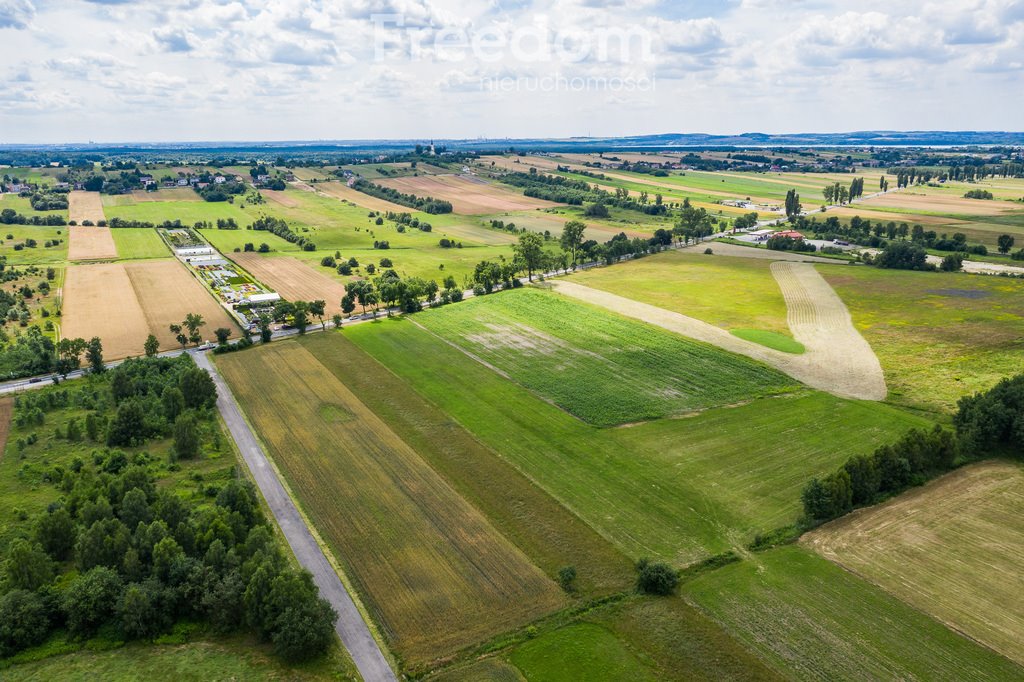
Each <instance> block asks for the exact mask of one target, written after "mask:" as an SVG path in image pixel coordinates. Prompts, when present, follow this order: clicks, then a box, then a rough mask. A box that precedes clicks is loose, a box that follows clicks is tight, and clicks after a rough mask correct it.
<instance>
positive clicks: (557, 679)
mask: <svg viewBox="0 0 1024 682" xmlns="http://www.w3.org/2000/svg"><path fill="white" fill-rule="evenodd" d="M510 658H511V660H512V663H513V664H514V665H515V666H516V667H517V668H519V670H520V671H521V672H522V673H523V675H524V676H525V677H526V679H528V680H530V682H563V681H565V682H569V681H570V680H608V681H609V682H611V681H612V680H635V681H636V682H643V681H645V680H647V681H650V682H653V681H654V680H655V677H654V675H653V674H652V673H651V671H650V670H648V669H647V668H646V667H645V666H644V665H643V664H642V663H641V662H640V661H639V660H637V658H636V656H634V655H633V654H632V653H630V651H629V650H628V649H627V648H626V647H625V646H624V645H623V644H622V642H620V641H619V640H618V639H616V638H615V636H614V635H613V634H612V633H610V632H608V631H607V630H605V629H604V628H602V627H599V626H597V625H592V624H590V623H580V624H578V625H570V626H568V627H564V628H562V629H560V630H555V631H554V632H552V633H550V634H548V635H545V636H544V637H541V638H539V639H535V640H532V641H530V642H527V643H526V644H523V645H522V646H520V647H519V648H517V649H516V650H515V651H513V652H512V655H511V656H510Z"/></svg>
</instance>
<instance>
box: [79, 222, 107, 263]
mask: <svg viewBox="0 0 1024 682" xmlns="http://www.w3.org/2000/svg"><path fill="white" fill-rule="evenodd" d="M68 238H69V241H70V243H69V246H68V260H112V259H114V258H117V246H116V245H115V244H114V237H113V235H112V234H111V230H110V228H109V227H83V226H81V225H78V226H75V225H72V226H70V227H69V228H68Z"/></svg>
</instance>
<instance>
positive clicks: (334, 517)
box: [218, 343, 564, 664]
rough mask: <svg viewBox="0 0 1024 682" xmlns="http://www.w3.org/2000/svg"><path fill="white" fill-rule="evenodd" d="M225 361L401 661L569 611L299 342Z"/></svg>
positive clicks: (418, 660)
mask: <svg viewBox="0 0 1024 682" xmlns="http://www.w3.org/2000/svg"><path fill="white" fill-rule="evenodd" d="M218 364H219V365H220V366H221V368H222V369H223V371H224V374H225V376H226V378H227V379H228V380H229V381H230V382H231V383H232V387H233V390H234V391H235V393H236V396H237V397H238V399H239V401H240V403H241V405H242V407H243V408H244V409H245V410H246V413H247V414H248V415H249V418H250V419H251V420H252V421H253V422H254V423H255V424H257V425H263V427H262V428H260V434H261V436H262V437H263V440H264V442H265V443H266V444H267V446H268V447H269V450H270V453H271V455H272V456H273V458H274V461H275V463H276V464H277V466H278V467H279V468H280V469H281V471H282V472H283V473H284V476H285V478H286V479H287V480H288V481H289V483H290V485H291V487H292V489H293V490H294V491H295V492H296V495H297V497H298V499H299V502H300V503H301V505H302V507H303V508H304V509H305V510H306V513H308V514H309V516H310V518H311V519H312V521H313V522H314V524H315V525H316V527H317V528H318V530H319V531H320V533H321V534H322V535H323V536H324V538H325V539H326V541H327V543H328V545H329V546H330V547H331V549H332V550H333V551H334V553H335V556H336V558H337V559H338V561H339V562H341V563H342V565H343V566H344V567H345V572H346V575H348V576H349V579H350V580H352V581H353V583H354V584H355V586H356V589H357V591H358V592H359V594H360V595H361V596H362V597H363V598H364V599H365V600H366V601H367V606H368V608H369V609H370V612H371V613H372V614H374V616H375V619H376V620H377V621H378V623H380V625H381V628H382V630H383V631H384V633H385V636H386V637H387V639H388V641H389V642H390V644H391V645H392V647H393V650H394V651H396V652H397V653H398V654H399V655H400V656H401V657H402V658H403V660H405V661H407V662H408V663H411V664H422V663H425V662H427V661H429V660H433V659H435V658H439V657H443V656H444V655H445V654H450V653H452V652H454V651H456V650H458V649H459V648H461V647H463V646H466V645H468V644H471V643H473V642H475V641H478V640H480V639H484V638H487V637H489V636H492V635H494V634H498V633H500V632H502V631H504V630H508V629H512V628H514V627H516V626H519V625H522V624H524V623H526V622H529V621H531V620H533V619H535V618H537V617H539V616H541V615H543V614H544V613H546V612H548V611H550V610H553V609H556V608H558V606H560V605H561V603H562V601H563V599H564V598H563V597H562V596H561V591H560V590H559V589H558V587H557V586H556V585H555V584H554V583H553V582H552V581H551V580H550V579H548V578H547V577H545V576H544V574H543V573H542V572H541V571H540V570H539V569H538V568H537V567H535V566H534V565H533V564H531V563H530V562H529V560H528V559H527V558H526V557H525V556H524V555H523V554H522V553H521V552H520V551H519V550H517V549H516V548H515V547H514V545H512V544H511V543H509V542H508V541H507V540H506V539H504V538H503V537H502V536H501V535H500V534H499V533H498V532H497V531H496V530H495V529H494V528H493V526H491V525H490V524H489V523H488V522H487V520H486V519H485V518H484V517H483V516H482V515H481V514H480V513H479V512H478V511H476V510H475V509H474V508H473V507H471V506H470V505H469V504H467V503H466V502H465V501H464V500H463V499H462V498H461V497H460V496H459V495H458V494H457V493H456V492H455V490H453V489H452V488H451V486H449V485H448V484H447V483H446V482H445V481H444V480H443V479H442V478H441V477H439V476H438V475H437V474H436V473H435V472H434V470H433V469H431V468H430V467H429V466H428V465H427V464H426V463H424V462H423V460H422V459H421V458H420V457H419V456H418V455H417V454H416V452H415V451H414V450H413V449H412V448H410V447H409V445H408V444H406V443H405V441H403V440H402V439H401V438H400V437H399V436H398V435H397V434H395V432H394V431H393V430H391V429H390V428H389V427H388V426H387V424H385V422H383V421H382V420H381V419H380V418H379V417H377V416H376V415H374V414H373V413H372V412H371V411H370V410H369V409H368V408H367V407H366V406H365V405H364V404H363V403H362V402H361V401H360V400H359V399H358V398H357V397H356V396H355V395H354V394H353V393H351V391H349V390H348V389H347V388H346V387H345V386H344V385H343V384H342V383H341V382H340V381H338V380H337V379H336V378H335V377H334V376H333V375H331V374H330V373H329V372H328V371H326V370H325V368H324V366H323V365H322V364H320V362H318V361H317V359H316V358H315V357H314V356H313V355H312V354H310V353H309V352H308V351H306V350H305V349H304V348H303V347H302V346H301V345H298V344H296V343H280V344H275V345H273V346H269V347H266V348H261V349H258V350H256V351H253V352H250V353H248V354H245V356H244V357H243V356H242V355H235V356H225V357H224V358H223V359H222V360H220V361H219V362H218ZM324 443H331V444H332V447H331V448H329V449H325V448H324V447H323V445H324Z"/></svg>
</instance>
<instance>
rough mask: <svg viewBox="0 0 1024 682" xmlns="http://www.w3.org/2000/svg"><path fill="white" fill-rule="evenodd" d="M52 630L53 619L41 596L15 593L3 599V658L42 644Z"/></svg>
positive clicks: (0, 652)
mask: <svg viewBox="0 0 1024 682" xmlns="http://www.w3.org/2000/svg"><path fill="white" fill-rule="evenodd" d="M49 630H50V617H49V614H48V613H47V609H46V605H45V604H44V603H43V600H42V598H41V597H40V596H39V595H37V594H34V593H32V592H29V591H28V590H12V591H10V592H8V593H7V594H5V595H4V596H3V597H0V657H7V656H11V655H13V654H16V653H17V652H19V651H21V650H22V649H27V648H28V647H30V646H35V645H36V644H39V643H40V642H42V641H43V640H44V639H46V635H47V633H48V632H49Z"/></svg>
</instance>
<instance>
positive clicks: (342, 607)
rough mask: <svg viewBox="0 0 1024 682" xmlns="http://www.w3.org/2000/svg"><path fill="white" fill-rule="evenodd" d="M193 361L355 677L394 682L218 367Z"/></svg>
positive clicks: (204, 358) (199, 357) (205, 358)
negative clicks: (212, 387) (333, 615)
mask: <svg viewBox="0 0 1024 682" xmlns="http://www.w3.org/2000/svg"><path fill="white" fill-rule="evenodd" d="M193 358H195V361H196V364H197V365H199V366H200V367H202V368H203V369H205V370H206V371H207V372H209V373H210V376H211V377H212V378H213V381H214V383H215V384H216V386H217V409H218V410H219V411H220V414H221V416H222V417H223V418H224V422H225V423H226V424H227V426H228V430H229V431H230V432H231V437H232V438H234V440H235V443H236V444H237V445H238V450H239V452H241V453H242V457H243V458H244V459H245V463H246V464H247V465H248V467H249V471H251V472H252V475H253V478H254V479H255V480H256V484H257V485H258V486H259V488H260V491H261V492H262V493H263V497H264V499H266V501H267V505H268V506H269V507H270V510H271V512H272V513H273V514H274V518H275V519H276V520H277V523H278V525H279V526H280V527H281V531H282V532H283V533H284V536H285V538H286V539H287V540H288V544H289V545H290V546H291V548H292V551H293V552H295V556H296V558H298V560H299V563H300V564H302V566H303V567H304V568H305V569H306V570H308V571H309V572H310V573H312V574H313V580H314V582H315V583H316V585H317V587H318V588H320V595H321V596H322V597H323V598H324V599H326V600H327V601H329V602H330V603H331V606H333V607H334V610H335V611H337V612H338V620H337V622H335V624H334V629H335V630H336V631H337V633H338V636H339V637H341V641H342V644H344V645H345V648H346V649H347V650H348V652H349V654H350V655H351V656H352V660H353V661H354V662H355V664H356V668H358V669H359V674H360V675H362V677H363V679H364V680H366V681H367V682H377V681H378V680H382V681H384V680H396V678H395V674H394V673H393V672H392V671H391V667H390V666H389V665H388V662H387V660H386V659H385V658H384V654H383V653H381V650H380V647H378V646H377V642H376V640H374V638H373V635H372V634H370V630H369V628H368V627H367V625H366V623H365V622H364V621H363V617H362V614H360V613H359V609H357V608H356V605H355V603H354V602H353V601H352V597H351V596H350V595H349V593H348V591H347V590H346V589H345V586H344V585H342V583H341V580H340V579H339V578H338V574H337V573H335V571H334V568H333V567H332V566H331V563H330V562H329V561H328V560H327V557H326V556H325V555H324V553H323V551H322V550H321V549H320V545H318V544H317V542H316V540H314V539H313V535H312V534H311V533H310V532H309V528H307V527H306V524H305V522H304V521H303V519H302V516H301V515H300V514H299V510H298V509H296V507H295V503H294V502H293V501H292V499H291V497H289V496H288V493H287V492H285V489H284V486H283V485H282V484H281V481H280V480H279V479H278V478H277V474H276V473H275V471H274V468H273V467H272V466H270V462H269V461H268V460H267V456H266V453H264V452H263V448H262V447H260V444H259V442H258V441H257V440H256V436H255V434H253V432H252V429H250V428H249V424H248V423H247V422H246V421H245V418H244V417H243V416H242V412H241V410H240V409H239V407H238V403H236V402H235V398H234V396H233V395H232V394H231V389H229V388H228V385H227V383H226V382H225V381H224V380H223V378H221V376H220V374H219V373H218V372H217V369H216V367H214V365H213V363H212V362H210V357H209V355H207V354H206V353H195V354H194V355H193Z"/></svg>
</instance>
